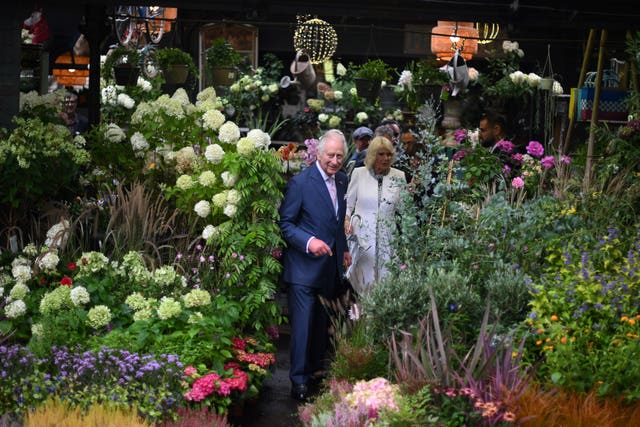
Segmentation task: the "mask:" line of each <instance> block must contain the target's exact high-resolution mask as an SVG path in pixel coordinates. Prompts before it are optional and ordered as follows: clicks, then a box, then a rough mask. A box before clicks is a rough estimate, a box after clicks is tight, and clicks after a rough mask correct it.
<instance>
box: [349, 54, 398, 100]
mask: <svg viewBox="0 0 640 427" xmlns="http://www.w3.org/2000/svg"><path fill="white" fill-rule="evenodd" d="M392 71H393V68H392V67H391V66H390V65H388V64H387V63H386V62H384V61H383V60H382V59H370V60H368V61H367V62H365V63H364V64H361V65H359V66H356V68H355V73H354V82H355V84H356V90H357V91H358V96H360V97H362V98H365V99H366V100H367V101H369V102H371V103H374V102H375V101H376V98H377V97H378V94H379V92H380V84H381V83H382V82H383V81H386V80H388V79H389V76H390V75H391V72H392Z"/></svg>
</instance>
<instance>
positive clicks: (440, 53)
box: [431, 21, 478, 62]
mask: <svg viewBox="0 0 640 427" xmlns="http://www.w3.org/2000/svg"><path fill="white" fill-rule="evenodd" d="M456 49H457V50H459V51H460V55H461V56H462V57H463V58H464V59H466V60H467V61H468V60H470V59H471V58H473V55H475V54H476V53H478V30H477V28H474V24H473V22H458V21H438V25H437V26H436V27H434V28H433V30H431V53H433V54H434V55H436V58H438V59H439V60H441V61H445V62H446V61H449V60H451V58H453V55H454V53H455V51H456Z"/></svg>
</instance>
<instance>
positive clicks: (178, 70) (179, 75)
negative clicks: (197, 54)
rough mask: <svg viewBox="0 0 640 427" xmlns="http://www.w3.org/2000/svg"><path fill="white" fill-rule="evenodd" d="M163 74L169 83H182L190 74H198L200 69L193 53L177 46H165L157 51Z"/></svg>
mask: <svg viewBox="0 0 640 427" xmlns="http://www.w3.org/2000/svg"><path fill="white" fill-rule="evenodd" d="M156 57H157V58H158V65H159V66H160V69H162V75H163V76H164V79H165V81H166V82H167V83H169V84H182V83H184V82H185V81H186V80H187V77H188V76H189V74H191V75H192V76H197V74H198V70H197V68H196V65H195V63H194V62H193V58H192V57H191V55H190V54H189V53H187V52H185V51H183V50H182V49H178V48H176V47H165V48H162V49H158V51H157V52H156Z"/></svg>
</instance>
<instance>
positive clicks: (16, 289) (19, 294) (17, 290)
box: [9, 282, 29, 299]
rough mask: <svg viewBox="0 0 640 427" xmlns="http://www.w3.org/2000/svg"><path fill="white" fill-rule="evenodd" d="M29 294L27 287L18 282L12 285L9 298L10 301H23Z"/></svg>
mask: <svg viewBox="0 0 640 427" xmlns="http://www.w3.org/2000/svg"><path fill="white" fill-rule="evenodd" d="M28 293H29V287H28V286H27V285H25V284H24V283H23V282H18V283H16V284H15V285H13V288H11V290H10V291H9V296H10V297H11V298H12V299H24V298H25V297H26V296H27V294H28Z"/></svg>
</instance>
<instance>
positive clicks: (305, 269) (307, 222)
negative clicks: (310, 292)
mask: <svg viewBox="0 0 640 427" xmlns="http://www.w3.org/2000/svg"><path fill="white" fill-rule="evenodd" d="M335 177H336V190H337V197H338V215H337V216H336V214H335V210H334V209H333V203H332V201H331V196H330V195H329V190H328V189H327V185H326V183H325V181H324V180H323V178H322V175H321V174H320V171H319V170H318V167H317V166H316V165H315V164H312V165H310V166H309V167H307V168H306V169H304V170H303V171H302V172H300V173H299V174H297V175H296V176H294V177H292V178H291V179H290V180H289V182H288V183H287V188H286V190H285V196H284V200H283V201H282V204H281V205H280V222H279V225H280V229H281V230H282V235H283V238H284V240H285V241H286V243H287V248H286V249H285V251H284V269H283V277H282V278H283V280H284V281H285V282H287V283H291V284H297V285H305V286H312V287H324V286H329V289H328V290H329V291H331V288H333V287H334V286H336V285H337V284H335V283H334V282H335V278H336V271H337V274H338V276H337V277H342V274H343V265H342V264H343V259H344V258H343V257H344V253H345V252H347V251H348V248H347V239H346V236H345V233H344V225H343V224H344V217H345V213H346V209H347V202H346V198H345V194H346V192H347V185H348V178H347V176H346V175H345V174H344V173H343V172H338V173H336V175H335ZM311 236H315V237H316V238H318V239H321V240H323V241H324V242H325V243H326V244H327V245H329V247H331V250H332V252H333V256H331V257H329V256H328V255H324V256H319V257H317V256H315V255H313V254H311V253H307V252H306V246H307V242H308V241H309V238H311ZM333 263H335V267H334V266H333V265H332V264H333ZM331 276H333V277H331Z"/></svg>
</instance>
